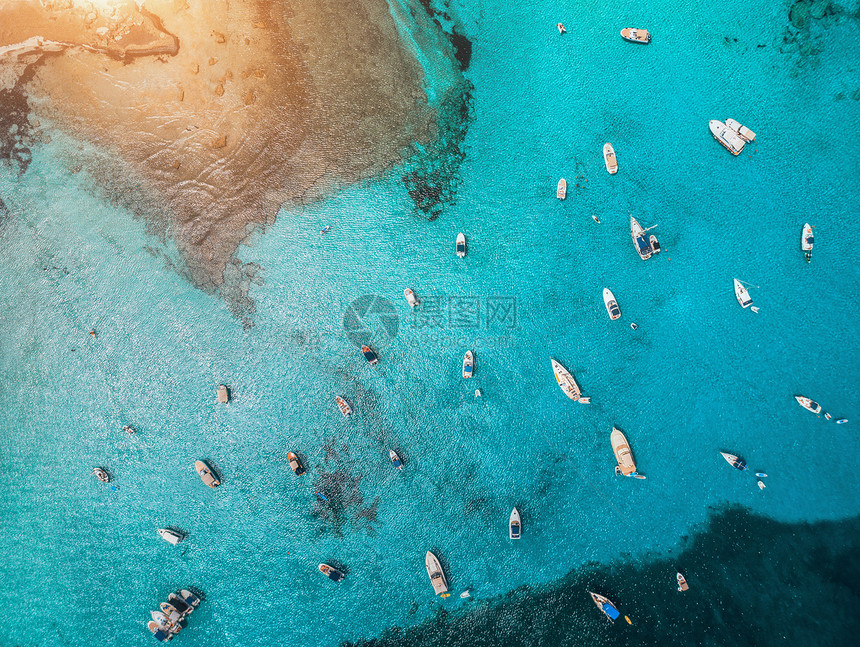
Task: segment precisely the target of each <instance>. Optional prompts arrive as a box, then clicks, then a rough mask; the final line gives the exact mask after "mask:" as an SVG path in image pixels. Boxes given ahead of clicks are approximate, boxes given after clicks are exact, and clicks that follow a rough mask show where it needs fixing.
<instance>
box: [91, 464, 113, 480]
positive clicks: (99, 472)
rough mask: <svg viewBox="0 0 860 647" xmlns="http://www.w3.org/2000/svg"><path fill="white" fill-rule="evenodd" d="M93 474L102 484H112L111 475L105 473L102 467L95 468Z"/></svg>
mask: <svg viewBox="0 0 860 647" xmlns="http://www.w3.org/2000/svg"><path fill="white" fill-rule="evenodd" d="M93 474H95V475H96V478H98V480H99V481H101V482H102V483H110V474H108V473H107V472H106V471H104V470H103V469H102V468H101V467H94V468H93Z"/></svg>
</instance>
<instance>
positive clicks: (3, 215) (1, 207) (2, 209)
mask: <svg viewBox="0 0 860 647" xmlns="http://www.w3.org/2000/svg"><path fill="white" fill-rule="evenodd" d="M9 215H10V214H9V207H7V206H6V203H5V202H3V198H0V229H2V228H3V227H4V226H5V225H6V223H7V222H8V221H9Z"/></svg>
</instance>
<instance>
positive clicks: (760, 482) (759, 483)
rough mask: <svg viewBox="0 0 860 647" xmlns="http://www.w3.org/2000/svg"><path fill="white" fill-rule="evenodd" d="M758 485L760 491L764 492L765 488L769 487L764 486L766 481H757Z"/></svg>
mask: <svg viewBox="0 0 860 647" xmlns="http://www.w3.org/2000/svg"><path fill="white" fill-rule="evenodd" d="M756 483H758V489H759V490H763V489H765V488H766V487H767V486H766V485H765V484H764V481H756Z"/></svg>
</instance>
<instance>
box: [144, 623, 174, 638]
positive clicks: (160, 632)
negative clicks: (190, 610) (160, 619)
mask: <svg viewBox="0 0 860 647" xmlns="http://www.w3.org/2000/svg"><path fill="white" fill-rule="evenodd" d="M146 627H147V628H148V629H149V630H150V631H151V632H152V635H153V636H155V639H156V640H157V641H158V642H169V641H171V640H173V636H174V635H175V634H173V633H171V632H169V631H166V630H165V629H164V628H162V627H160V626H159V624H158V623H157V622H156V621H155V620H150V621H149V622H148V623H147V624H146Z"/></svg>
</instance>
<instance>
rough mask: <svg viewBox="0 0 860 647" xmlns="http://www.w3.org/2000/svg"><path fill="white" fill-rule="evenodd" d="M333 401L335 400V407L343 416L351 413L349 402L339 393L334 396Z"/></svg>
mask: <svg viewBox="0 0 860 647" xmlns="http://www.w3.org/2000/svg"><path fill="white" fill-rule="evenodd" d="M334 401H335V402H337V408H338V409H340V412H341V413H342V414H343V417H344V418H346V417H347V416H351V415H352V407H351V406H349V402H347V401H346V400H344V399H343V398H342V397H340V396H339V395H338V396H336V397H335V399H334Z"/></svg>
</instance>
